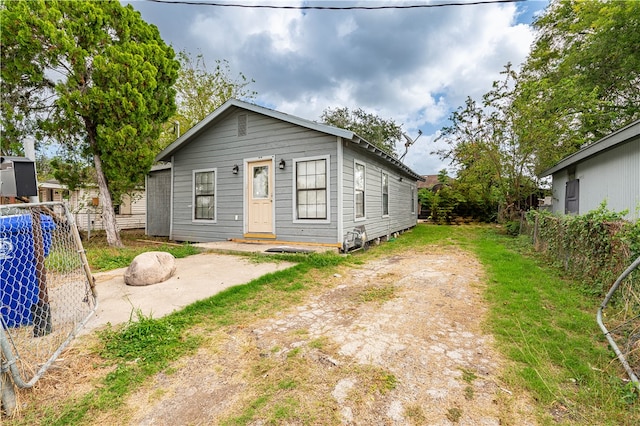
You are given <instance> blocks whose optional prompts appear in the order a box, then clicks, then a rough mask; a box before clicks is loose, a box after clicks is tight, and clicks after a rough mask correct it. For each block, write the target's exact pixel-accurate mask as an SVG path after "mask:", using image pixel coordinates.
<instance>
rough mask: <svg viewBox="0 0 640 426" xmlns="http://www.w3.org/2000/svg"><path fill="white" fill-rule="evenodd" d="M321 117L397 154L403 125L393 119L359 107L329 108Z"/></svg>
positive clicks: (384, 149) (325, 121)
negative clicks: (352, 108)
mask: <svg viewBox="0 0 640 426" xmlns="http://www.w3.org/2000/svg"><path fill="white" fill-rule="evenodd" d="M320 119H321V120H322V121H323V122H324V123H325V124H329V125H331V126H335V127H339V128H341V129H345V130H350V131H352V132H354V133H356V134H357V135H359V136H361V137H363V138H364V139H365V140H366V141H367V142H369V143H371V144H373V145H375V146H376V147H378V148H380V149H381V150H383V151H385V152H387V153H388V154H391V155H394V156H395V155H396V153H395V149H396V144H397V143H398V142H399V141H400V140H401V139H402V127H401V126H400V125H398V124H396V123H395V121H393V120H392V119H388V120H385V119H383V118H380V117H378V116H377V115H375V114H371V113H368V112H365V111H363V110H362V109H360V108H358V109H355V110H353V111H349V108H346V107H344V108H336V109H333V110H332V109H331V108H327V109H326V110H324V111H323V112H322V115H321V117H320Z"/></svg>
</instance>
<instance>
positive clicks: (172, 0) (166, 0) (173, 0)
mask: <svg viewBox="0 0 640 426" xmlns="http://www.w3.org/2000/svg"><path fill="white" fill-rule="evenodd" d="M146 1H148V2H152V3H162V4H184V5H189V6H217V7H238V8H246V9H285V10H382V9H425V8H431V7H449V6H476V5H482V4H496V3H518V2H523V1H526V0H477V1H469V2H465V1H458V2H447V3H429V4H407V5H382V6H311V5H306V6H304V5H301V6H286V5H269V4H241V3H221V2H217V1H190V0H146Z"/></svg>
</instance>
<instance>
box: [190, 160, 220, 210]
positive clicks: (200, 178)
mask: <svg viewBox="0 0 640 426" xmlns="http://www.w3.org/2000/svg"><path fill="white" fill-rule="evenodd" d="M193 219H194V220H215V219H216V171H215V169H208V170H194V171H193Z"/></svg>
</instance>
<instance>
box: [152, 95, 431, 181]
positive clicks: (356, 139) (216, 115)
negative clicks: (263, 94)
mask: <svg viewBox="0 0 640 426" xmlns="http://www.w3.org/2000/svg"><path fill="white" fill-rule="evenodd" d="M232 108H240V109H244V110H247V111H252V112H255V113H257V114H262V115H265V116H267V117H271V118H275V119H277V120H281V121H285V122H288V123H291V124H295V125H297V126H300V127H305V128H307V129H311V130H315V131H318V132H321V133H325V134H328V135H333V136H336V137H340V138H343V139H346V140H348V141H350V142H352V143H353V144H355V145H357V146H359V147H360V148H361V149H364V150H366V151H368V152H371V153H373V154H375V155H377V156H379V157H381V158H382V159H384V160H386V161H387V162H388V163H390V164H392V165H394V166H395V167H396V168H397V169H400V170H402V171H403V172H404V173H406V174H407V175H409V176H411V177H412V178H414V179H416V180H419V181H422V180H424V178H423V177H422V176H420V175H419V174H417V173H416V172H414V171H413V170H411V169H410V168H409V167H407V166H405V165H404V163H402V162H401V161H400V160H398V159H397V158H395V157H393V156H391V155H389V154H387V153H386V152H384V151H383V150H381V149H380V148H378V147H376V146H374V145H373V144H371V143H369V142H367V141H366V140H364V139H363V138H361V137H360V136H358V135H357V134H355V133H354V132H352V131H350V130H344V129H340V128H338V127H333V126H329V125H327V124H321V123H317V122H315V121H310V120H305V119H304V118H300V117H296V116H293V115H290V114H285V113H283V112H280V111H276V110H273V109H269V108H265V107H262V106H259V105H255V104H251V103H248V102H244V101H240V100H238V99H230V100H228V101H227V102H225V103H224V104H223V105H222V106H220V107H219V108H217V109H216V110H215V111H213V112H212V113H211V114H209V115H207V116H206V117H205V118H204V119H202V121H200V122H199V123H197V124H196V125H195V126H193V127H192V128H190V129H189V130H188V131H187V132H185V133H184V134H183V135H182V136H180V137H179V138H178V139H176V140H175V141H174V142H173V143H171V144H170V145H169V146H168V147H166V148H165V149H163V150H162V152H160V154H158V155H157V156H156V158H155V161H171V156H172V155H173V154H174V153H175V152H177V151H178V150H180V149H182V148H183V147H184V146H186V145H187V144H188V143H189V142H190V141H191V139H192V138H194V137H195V136H197V135H199V134H200V133H202V132H203V131H205V130H206V129H207V128H208V127H209V126H211V125H213V124H214V123H216V122H217V121H218V119H220V117H222V116H223V115H224V113H225V112H227V111H228V110H230V109H232Z"/></svg>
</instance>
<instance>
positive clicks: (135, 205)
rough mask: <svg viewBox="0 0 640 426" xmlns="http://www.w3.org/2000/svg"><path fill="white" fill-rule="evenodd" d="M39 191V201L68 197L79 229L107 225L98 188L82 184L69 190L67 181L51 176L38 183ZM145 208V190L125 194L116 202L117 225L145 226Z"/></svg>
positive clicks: (66, 198)
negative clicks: (53, 178) (60, 181)
mask: <svg viewBox="0 0 640 426" xmlns="http://www.w3.org/2000/svg"><path fill="white" fill-rule="evenodd" d="M38 193H39V196H40V201H43V202H44V201H66V202H67V205H68V206H69V210H70V211H71V213H73V216H74V219H75V221H76V224H77V226H78V229H79V230H81V231H87V230H89V229H91V230H92V231H93V230H98V229H104V227H103V225H102V204H101V203H100V199H99V197H98V194H99V192H98V188H80V189H76V190H74V191H70V190H69V189H67V187H66V186H65V185H61V184H60V183H58V182H57V181H55V180H49V181H46V182H42V183H40V184H39V185H38ZM146 211H147V209H146V194H145V191H144V190H136V191H134V193H133V194H132V195H124V196H123V197H122V203H121V204H120V205H117V206H115V213H116V225H117V227H118V229H144V227H145V223H146V221H145V219H146ZM89 225H90V228H89Z"/></svg>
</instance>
